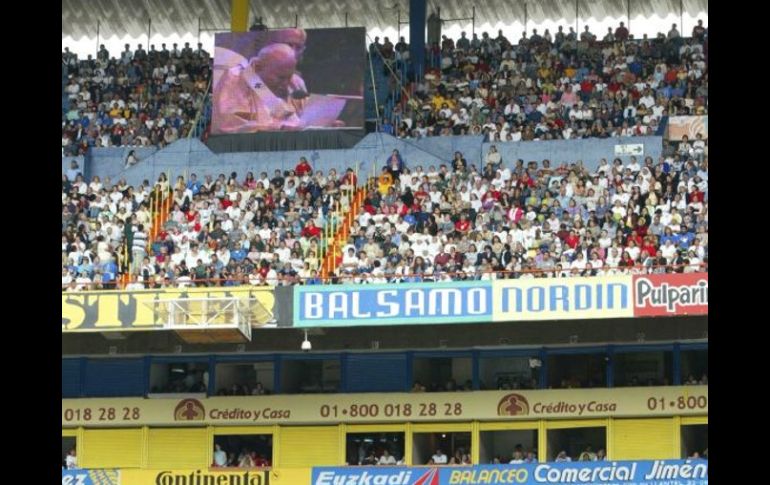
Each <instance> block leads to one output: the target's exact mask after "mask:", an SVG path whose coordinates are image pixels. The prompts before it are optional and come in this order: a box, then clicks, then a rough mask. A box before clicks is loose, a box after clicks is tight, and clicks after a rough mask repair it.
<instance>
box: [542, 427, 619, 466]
mask: <svg viewBox="0 0 770 485" xmlns="http://www.w3.org/2000/svg"><path fill="white" fill-rule="evenodd" d="M546 436H547V438H546V439H547V446H546V460H545V461H593V460H594V459H595V458H596V457H597V454H599V453H603V454H604V455H605V456H606V450H607V428H606V427H604V426H597V427H589V428H565V429H549V430H548V432H547V434H546ZM567 458H569V460H567Z"/></svg>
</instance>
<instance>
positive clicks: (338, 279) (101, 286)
mask: <svg viewBox="0 0 770 485" xmlns="http://www.w3.org/2000/svg"><path fill="white" fill-rule="evenodd" d="M314 270H317V269H314ZM592 271H594V270H592ZM595 271H602V272H603V274H601V275H599V274H596V275H591V274H587V273H589V272H588V271H586V270H579V269H577V268H572V269H570V268H565V269H525V270H489V271H468V272H466V271H456V272H449V271H436V272H433V273H426V272H417V273H405V274H399V275H395V274H394V275H386V274H384V273H383V274H376V275H373V274H371V272H360V273H355V272H350V273H345V272H344V271H340V272H339V273H337V274H331V275H327V276H321V275H318V276H298V275H279V276H277V277H275V278H267V277H263V276H261V275H257V274H253V273H252V274H240V275H236V276H230V277H226V278H195V277H194V276H190V277H182V278H184V279H180V278H171V277H162V278H159V280H156V279H155V278H153V277H150V278H149V279H148V280H143V281H138V283H139V284H141V285H143V286H144V289H158V288H196V287H232V286H294V285H335V284H345V283H353V282H354V280H356V279H360V280H364V281H356V282H355V283H356V284H375V283H381V284H396V283H405V282H408V283H426V284H430V283H438V282H443V281H481V280H489V279H518V278H575V277H601V276H608V275H616V274H629V275H642V274H665V273H684V272H687V273H708V263H697V264H680V265H671V264H667V265H643V264H637V265H634V266H625V267H614V268H611V269H609V270H605V269H604V268H600V269H599V270H595ZM366 280H368V281H366ZM135 284H136V283H135ZM68 286H69V285H62V291H66V289H67V287H68ZM79 286H82V288H81V289H79V290H78V291H95V290H115V289H121V288H118V287H117V285H116V283H115V282H111V283H110V284H105V283H98V282H97V283H90V284H86V283H83V284H79Z"/></svg>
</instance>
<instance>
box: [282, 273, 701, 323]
mask: <svg viewBox="0 0 770 485" xmlns="http://www.w3.org/2000/svg"><path fill="white" fill-rule="evenodd" d="M707 314H708V273H681V274H680V273H672V274H650V275H633V276H632V275H614V276H596V277H588V278H535V279H503V280H495V281H472V282H448V283H431V284H424V283H411V284H401V285H398V286H396V287H394V286H393V285H366V286H348V285H329V286H296V287H295V288H294V326H295V327H347V326H351V327H352V326H364V325H420V324H436V323H480V324H484V323H490V322H526V321H541V320H577V319H583V320H588V319H595V318H631V317H650V316H680V315H707Z"/></svg>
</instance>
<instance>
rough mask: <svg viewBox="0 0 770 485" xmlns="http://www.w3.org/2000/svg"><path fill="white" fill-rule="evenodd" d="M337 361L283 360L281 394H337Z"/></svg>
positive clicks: (338, 375) (338, 371) (338, 367)
mask: <svg viewBox="0 0 770 485" xmlns="http://www.w3.org/2000/svg"><path fill="white" fill-rule="evenodd" d="M339 387H340V361H339V360H338V359H323V360H320V359H307V360H285V361H283V362H282V366H281V393H283V394H318V393H333V392H338V391H339Z"/></svg>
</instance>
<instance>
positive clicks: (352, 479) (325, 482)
mask: <svg viewBox="0 0 770 485" xmlns="http://www.w3.org/2000/svg"><path fill="white" fill-rule="evenodd" d="M311 483H312V485H339V484H345V485H374V484H381V485H461V484H464V485H465V484H467V485H471V484H473V485H479V484H484V485H498V484H499V485H503V484H505V485H508V484H512V483H515V484H517V485H535V484H580V485H588V484H591V485H619V484H623V485H673V484H681V485H684V484H687V485H708V461H707V460H654V461H653V460H651V461H612V462H607V461H601V462H574V463H572V462H566V463H565V462H561V463H538V464H521V465H477V466H451V467H449V466H448V467H383V466H380V467H314V468H313V475H312V482H311Z"/></svg>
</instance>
